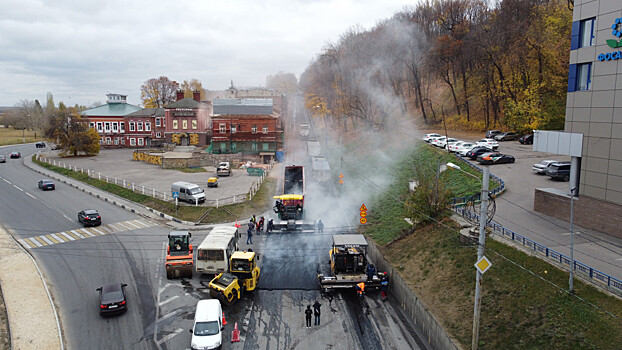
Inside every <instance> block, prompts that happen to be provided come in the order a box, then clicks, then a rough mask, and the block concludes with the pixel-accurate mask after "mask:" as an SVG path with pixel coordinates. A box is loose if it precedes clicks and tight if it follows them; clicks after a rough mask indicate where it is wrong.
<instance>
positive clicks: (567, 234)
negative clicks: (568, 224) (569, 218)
mask: <svg viewBox="0 0 622 350" xmlns="http://www.w3.org/2000/svg"><path fill="white" fill-rule="evenodd" d="M580 233H581V232H579V231H577V232H575V233H574V234H575V235H578V234H580ZM570 235H571V233H570V232H566V233H562V236H570Z"/></svg>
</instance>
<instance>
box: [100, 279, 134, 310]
mask: <svg viewBox="0 0 622 350" xmlns="http://www.w3.org/2000/svg"><path fill="white" fill-rule="evenodd" d="M125 287H127V284H125V283H110V284H104V285H103V286H101V287H99V288H97V291H98V292H99V314H100V315H101V316H105V315H112V314H116V313H120V312H125V311H127V303H126V300H125Z"/></svg>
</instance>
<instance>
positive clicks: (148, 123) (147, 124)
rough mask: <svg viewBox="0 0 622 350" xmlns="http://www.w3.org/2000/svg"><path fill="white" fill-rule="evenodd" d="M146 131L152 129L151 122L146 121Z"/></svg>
mask: <svg viewBox="0 0 622 350" xmlns="http://www.w3.org/2000/svg"><path fill="white" fill-rule="evenodd" d="M145 131H151V122H145Z"/></svg>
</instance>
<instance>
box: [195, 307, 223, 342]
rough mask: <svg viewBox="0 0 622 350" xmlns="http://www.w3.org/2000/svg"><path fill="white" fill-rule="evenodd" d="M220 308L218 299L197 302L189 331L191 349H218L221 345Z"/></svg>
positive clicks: (221, 325)
mask: <svg viewBox="0 0 622 350" xmlns="http://www.w3.org/2000/svg"><path fill="white" fill-rule="evenodd" d="M222 315H223V314H222V307H221V306H220V301H218V299H205V300H199V302H198V303H197V311H196V312H195V313H194V325H193V326H192V329H191V330H190V333H192V340H191V343H190V348H191V349H220V347H221V345H222V330H223V329H224V325H223V324H222Z"/></svg>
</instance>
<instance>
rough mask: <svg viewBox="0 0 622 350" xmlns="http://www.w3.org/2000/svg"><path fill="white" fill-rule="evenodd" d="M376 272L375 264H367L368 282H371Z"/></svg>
mask: <svg viewBox="0 0 622 350" xmlns="http://www.w3.org/2000/svg"><path fill="white" fill-rule="evenodd" d="M375 274H376V267H375V266H374V264H369V265H367V282H371V281H372V280H373V279H374V275H375Z"/></svg>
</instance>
